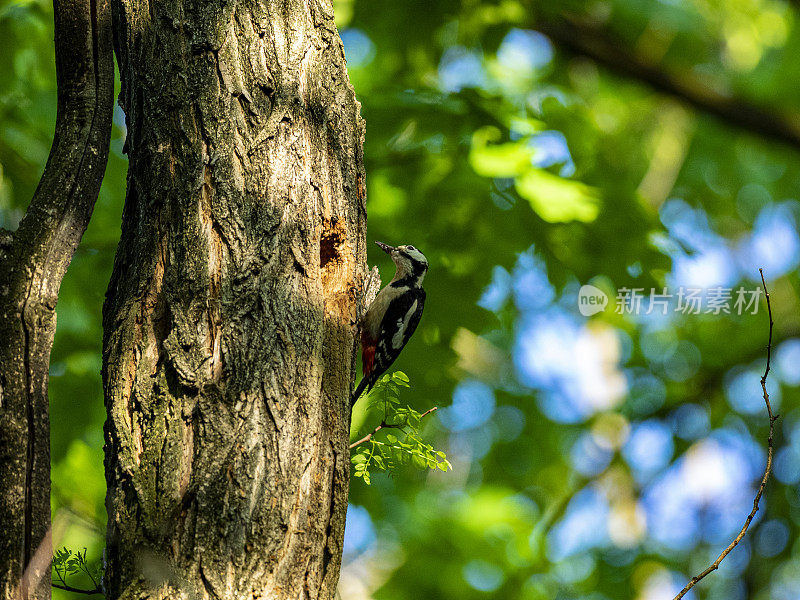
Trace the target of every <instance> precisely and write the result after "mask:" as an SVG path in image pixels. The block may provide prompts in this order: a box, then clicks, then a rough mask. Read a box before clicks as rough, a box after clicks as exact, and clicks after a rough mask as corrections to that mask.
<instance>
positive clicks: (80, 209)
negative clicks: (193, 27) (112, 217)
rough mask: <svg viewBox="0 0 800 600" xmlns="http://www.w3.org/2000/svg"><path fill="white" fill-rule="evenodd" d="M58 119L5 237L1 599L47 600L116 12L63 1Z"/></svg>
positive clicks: (0, 245) (102, 158) (0, 273)
mask: <svg viewBox="0 0 800 600" xmlns="http://www.w3.org/2000/svg"><path fill="white" fill-rule="evenodd" d="M54 9H55V48H56V77H57V81H58V113H57V118H56V127H55V136H54V139H53V146H52V148H51V150H50V156H49V157H48V160H47V166H46V167H45V170H44V174H43V175H42V179H41V181H40V182H39V187H38V188H37V189H36V193H35V194H34V197H33V199H32V200H31V204H30V206H29V207H28V210H27V212H26V214H25V217H24V219H23V220H22V222H21V223H20V225H19V228H18V229H17V231H15V232H13V233H12V232H8V231H3V230H0V340H1V342H0V481H2V485H0V598H2V599H3V600H11V599H13V600H19V599H20V598H23V599H33V598H49V597H50V560H51V558H52V549H51V542H50V536H49V530H50V425H49V418H48V399H47V381H48V370H49V362H50V349H51V348H52V344H53V335H54V334H55V328H56V314H55V306H56V301H57V299H58V290H59V287H60V286H61V280H62V278H63V277H64V274H65V272H66V270H67V267H68V265H69V263H70V261H71V260H72V256H73V254H74V252H75V249H76V248H77V246H78V243H79V242H80V239H81V236H82V235H83V232H84V231H85V230H86V226H87V225H88V223H89V217H90V216H91V213H92V209H93V207H94V203H95V200H96V199H97V194H98V192H99V190H100V183H101V181H102V179H103V172H104V171H105V166H106V161H107V159H108V146H109V139H110V135H111V116H112V110H113V104H114V63H113V60H114V59H113V54H112V44H111V10H110V7H109V5H108V2H106V1H104V0H60V1H59V0H57V1H56V2H54Z"/></svg>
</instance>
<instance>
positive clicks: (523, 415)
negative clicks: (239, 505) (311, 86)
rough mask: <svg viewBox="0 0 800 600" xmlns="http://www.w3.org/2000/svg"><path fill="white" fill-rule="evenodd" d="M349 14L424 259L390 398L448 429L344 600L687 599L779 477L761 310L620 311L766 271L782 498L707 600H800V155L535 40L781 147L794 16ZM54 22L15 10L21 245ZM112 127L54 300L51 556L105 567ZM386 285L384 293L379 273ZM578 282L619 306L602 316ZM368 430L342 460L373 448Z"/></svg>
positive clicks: (12, 82)
mask: <svg viewBox="0 0 800 600" xmlns="http://www.w3.org/2000/svg"><path fill="white" fill-rule="evenodd" d="M334 4H335V10H336V14H337V22H338V25H339V28H340V31H341V33H342V37H343V39H344V42H345V48H346V52H347V56H348V65H349V69H350V74H351V79H352V82H353V84H354V86H355V88H356V91H357V93H358V96H359V98H360V100H361V102H362V113H363V115H364V117H365V118H366V121H367V138H366V147H365V151H366V160H367V172H368V188H369V189H368V210H369V226H370V230H369V237H370V239H371V240H373V239H377V240H382V241H385V242H387V243H413V244H414V245H415V246H417V247H419V248H421V249H422V250H423V251H424V252H425V254H426V256H427V257H428V259H429V262H430V264H431V269H430V272H429V275H428V276H427V278H426V281H425V287H426V290H427V294H428V295H427V297H428V301H427V306H426V311H425V315H424V317H423V320H422V322H421V324H420V327H419V330H418V332H417V334H416V335H415V337H414V339H413V340H412V342H411V344H410V346H409V348H408V349H407V350H406V351H405V352H404V353H403V355H402V356H401V358H400V359H399V360H398V363H397V365H398V368H401V369H403V370H404V371H405V372H407V373H408V374H409V376H410V378H411V380H412V381H413V382H414V387H413V389H411V390H407V391H405V392H404V395H403V399H404V401H407V402H409V403H411V404H412V405H413V408H414V410H416V411H417V413H418V414H421V413H422V412H424V411H425V410H427V409H428V408H430V407H432V406H439V407H440V410H439V411H437V412H436V413H433V414H431V415H429V416H428V417H426V419H425V420H424V421H423V422H422V423H421V426H422V433H421V435H422V439H424V440H426V442H429V443H431V444H432V445H433V447H435V448H437V449H439V448H441V449H442V450H444V451H445V452H446V455H447V458H448V460H449V461H450V462H451V463H452V467H453V470H452V471H450V472H447V473H443V472H437V471H436V470H433V471H428V470H425V471H418V470H411V469H404V468H400V469H399V470H398V471H396V472H395V473H394V475H393V476H386V475H383V474H380V473H373V474H372V477H371V485H370V486H365V485H362V483H361V481H359V480H357V479H354V480H353V481H352V486H351V505H352V506H351V514H350V517H349V520H348V531H347V536H348V537H347V542H346V551H345V567H344V570H343V576H342V582H341V593H342V598H344V599H345V600H346V599H356V598H376V599H379V600H390V599H406V598H437V599H443V600H447V599H450V598H453V599H456V598H457V599H458V600H469V599H471V598H487V597H491V598H514V599H517V598H519V599H524V600H540V599H541V600H544V599H552V598H559V599H565V600H566V599H572V598H575V599H577V598H587V599H591V600H606V599H609V600H610V599H612V598H614V599H616V598H631V599H637V600H656V599H660V598H671V597H672V595H674V593H675V592H676V591H677V590H678V589H680V587H682V586H683V584H684V583H685V580H687V579H688V578H689V577H690V576H691V575H692V574H694V573H696V572H699V571H700V570H702V569H703V568H704V566H705V565H706V564H708V563H709V562H710V561H711V560H713V558H715V557H716V556H717V554H718V553H719V551H720V550H721V549H722V548H723V547H724V546H725V545H726V544H727V542H728V540H729V539H730V538H731V537H733V536H732V535H730V533H731V531H733V530H736V529H738V527H740V526H741V522H742V521H743V519H744V517H745V515H746V514H747V512H748V511H749V506H750V505H751V504H752V497H753V494H754V491H755V484H756V481H757V479H758V477H759V475H760V472H761V470H762V469H763V465H764V457H765V448H764V446H765V440H766V430H767V419H766V416H765V414H764V411H763V407H762V400H761V399H760V389H759V386H758V371H759V370H760V369H763V361H764V358H765V356H764V354H765V352H764V351H765V343H766V334H767V329H766V317H765V315H764V306H763V300H762V304H761V305H760V306H761V308H760V310H759V312H758V313H756V314H753V313H752V311H746V312H745V313H744V314H736V311H731V313H730V314H725V313H722V314H713V312H712V313H707V314H685V313H681V312H676V311H673V310H672V309H670V311H669V314H668V315H665V316H663V318H660V317H659V311H658V310H654V311H651V314H650V315H647V314H642V315H638V316H637V315H632V314H629V313H626V312H625V311H617V310H613V309H612V307H613V306H614V305H615V299H616V297H617V290H619V289H620V288H623V287H625V288H629V289H630V288H641V289H642V290H644V295H645V296H646V295H647V294H648V292H649V291H650V289H651V288H652V289H655V290H656V291H657V292H658V293H660V292H661V291H662V290H663V288H664V287H665V286H666V287H667V288H669V289H670V290H671V291H672V292H676V290H675V289H674V288H676V287H677V286H690V287H691V286H693V285H694V286H697V287H703V288H713V287H714V286H722V287H726V288H732V289H734V290H735V289H736V288H738V287H739V286H743V287H744V288H747V289H748V290H752V289H754V288H756V286H757V282H758V270H757V269H758V267H761V266H763V267H764V268H765V272H766V275H767V279H768V282H769V284H770V286H771V290H770V291H771V293H772V302H773V311H774V313H775V321H776V330H775V343H774V355H773V356H774V358H773V360H774V361H775V362H774V364H773V367H774V370H773V373H772V375H771V377H772V379H771V382H770V388H769V389H770V390H771V394H772V397H773V401H774V403H775V405H776V406H777V411H778V412H779V413H780V414H781V415H782V416H781V420H780V421H779V422H778V424H777V426H778V431H777V435H776V463H775V477H774V478H773V479H772V480H771V481H770V484H769V486H768V488H767V491H766V494H765V497H764V500H763V505H762V511H761V512H760V513H759V517H758V518H757V520H756V522H755V523H754V525H753V526H752V528H751V532H750V534H749V535H748V537H747V538H746V539H745V541H744V542H743V543H742V544H740V545H739V547H737V548H736V549H735V550H734V551H733V553H732V554H731V555H730V556H729V557H728V559H726V562H725V563H723V568H722V569H720V571H719V572H716V573H714V574H712V575H711V576H710V577H709V578H708V579H707V580H705V581H704V582H702V583H701V584H699V585H698V586H697V588H695V591H694V596H693V597H694V598H708V599H712V600H723V599H724V600H740V599H741V600H744V599H745V598H746V599H748V600H750V599H752V600H768V599H769V600H784V599H787V600H788V599H789V598H792V599H794V598H797V597H800V577H799V576H798V573H800V543H798V541H797V540H798V530H800V495H798V483H800V466H798V465H800V410H799V408H798V405H799V401H800V395H799V394H798V385H800V375H798V371H800V350H798V348H800V341H799V340H800V299H799V297H798V296H799V294H800V289H799V288H800V285H799V282H798V263H799V262H800V258H799V257H800V243H799V242H798V235H797V223H798V222H799V221H798V219H800V205H798V202H797V200H796V198H797V189H798V184H800V157H798V154H797V148H790V147H787V146H786V145H783V144H779V143H776V142H774V141H771V140H768V139H764V138H762V137H761V136H760V135H759V134H758V133H757V132H756V131H755V130H754V131H749V130H748V129H747V128H746V127H745V128H743V127H741V126H740V125H738V124H736V123H732V122H731V121H730V120H728V121H726V120H723V119H720V118H717V117H714V116H711V115H709V114H706V113H705V112H703V111H698V110H696V109H695V108H693V107H692V104H691V103H690V102H685V101H684V100H683V99H682V98H680V97H676V96H671V95H669V94H665V93H661V92H656V91H654V90H653V89H651V88H650V87H648V85H646V84H643V83H642V82H640V81H637V80H635V79H633V78H630V77H625V76H621V75H618V74H616V71H615V70H614V69H609V68H608V65H607V64H604V63H602V62H597V61H596V60H593V59H591V58H590V57H587V56H582V55H579V54H576V53H574V52H573V51H570V50H568V49H565V48H562V47H560V46H559V44H558V43H553V42H552V41H550V40H548V39H547V38H545V37H543V36H542V35H541V34H538V33H536V31H537V28H539V29H541V30H543V31H546V30H547V25H548V24H551V23H553V22H555V21H558V22H560V23H567V24H569V23H574V22H582V23H588V24H590V25H591V26H592V28H593V31H599V32H601V34H602V35H604V36H606V38H607V39H608V41H609V43H610V44H612V45H613V46H614V47H615V48H618V49H619V50H620V51H621V52H622V53H623V54H625V55H627V56H630V57H632V58H633V59H636V60H638V61H640V62H641V61H646V62H647V64H650V65H652V66H653V68H655V69H657V70H662V71H663V72H664V73H669V74H670V77H671V78H672V81H676V82H678V83H681V82H690V83H691V86H694V87H692V89H696V90H698V92H697V93H700V94H702V93H703V90H712V91H714V92H715V93H717V94H718V95H721V96H720V97H722V98H723V99H725V98H737V99H739V100H741V101H743V102H749V103H752V104H754V105H757V106H760V107H761V108H763V109H764V110H766V111H768V112H769V113H771V114H773V115H776V116H778V117H780V118H784V119H786V120H787V122H790V123H795V122H797V119H798V114H800V97H799V96H798V95H797V93H796V91H797V86H798V82H800V60H798V58H797V57H798V56H800V32H798V30H797V21H798V18H797V17H798V10H800V8H798V4H796V3H794V2H781V1H777V0H687V1H685V2H667V1H665V2H656V1H653V2H642V1H640V0H600V1H592V2H583V1H578V0H569V1H567V2H562V3H548V4H545V3H535V2H531V1H530V0H495V1H491V2H478V1H476V0H462V1H461V2H457V1H455V0H441V1H437V2H423V1H420V0H409V1H407V2H394V3H385V2H384V3H375V2H366V1H361V0H337V1H336V2H335V3H334ZM51 22H52V13H51V8H50V6H49V5H48V3H47V2H44V1H40V0H32V1H24V2H22V1H9V0H0V226H2V227H6V228H13V227H14V226H15V225H16V222H18V220H19V218H20V216H21V214H22V213H23V211H24V208H25V206H26V204H27V202H28V201H29V199H30V197H31V195H32V193H33V190H34V189H35V186H36V183H37V181H38V177H39V174H40V173H41V170H42V168H43V165H44V161H45V159H46V156H47V152H48V148H49V144H50V140H51V138H52V133H53V132H52V128H53V123H54V120H55V114H54V111H55V87H54V73H53V70H54V69H53V58H52V23H51ZM576 35H577V34H576ZM703 86H706V87H703ZM678 87H680V86H678ZM684 89H685V86H684ZM115 123H116V126H115V129H114V134H113V136H114V139H113V143H112V155H111V158H110V160H109V167H108V171H107V174H106V179H105V182H104V185H103V189H102V191H101V195H100V199H99V201H98V204H97V208H96V210H95V214H94V217H93V219H92V222H91V224H90V227H89V230H88V231H87V233H86V236H85V237H84V240H83V243H82V245H81V247H80V249H79V251H78V253H77V254H76V256H75V259H74V261H73V264H72V266H71V268H70V270H69V273H68V275H67V277H66V279H65V281H64V284H63V286H62V291H61V297H60V300H59V305H58V333H57V337H56V342H55V346H54V348H53V355H52V373H51V374H52V377H51V383H50V392H51V414H52V458H53V514H54V537H55V543H56V544H57V545H64V544H66V545H67V546H68V547H70V548H83V547H87V548H88V553H89V556H90V557H92V556H100V555H101V552H102V546H103V533H102V532H103V528H104V524H103V521H104V509H103V493H104V490H103V488H104V485H103V472H102V468H103V467H102V443H103V434H102V424H103V420H104V409H103V402H102V391H101V386H100V377H99V366H100V343H101V335H102V331H101V322H100V309H101V303H102V298H103V294H104V290H105V287H106V284H107V281H108V277H109V273H110V268H111V264H112V260H113V252H114V248H115V245H116V241H117V237H118V235H119V219H120V214H121V207H122V202H123V198H124V187H125V159H124V157H123V156H122V155H121V152H120V151H121V147H122V139H123V137H124V119H123V117H122V115H121V114H120V113H119V111H117V114H116V115H115ZM755 129H757V128H755ZM370 260H371V261H374V264H378V265H379V266H380V268H381V271H382V273H383V279H384V281H387V280H388V278H389V277H390V276H391V271H392V268H391V265H390V264H389V261H387V260H386V258H385V256H384V255H382V254H381V253H380V252H378V251H377V249H375V250H374V251H372V250H371V254H370ZM587 283H591V284H592V285H594V286H595V287H596V288H598V289H599V290H601V291H602V292H604V293H605V294H606V295H607V296H608V298H609V301H610V306H609V308H608V309H607V310H605V311H603V312H600V313H598V314H596V315H594V316H591V317H588V318H587V317H584V316H582V315H581V314H580V313H579V312H578V304H577V297H578V288H579V287H580V286H581V285H583V284H587ZM642 312H643V313H644V312H645V311H644V310H643V311H642ZM362 404H363V405H365V404H367V403H359V405H358V406H357V410H356V412H355V414H354V431H353V439H358V438H360V437H362V436H364V435H366V434H367V433H369V432H370V431H372V430H373V429H374V428H375V426H376V425H377V424H378V423H379V422H380V418H381V415H378V414H374V413H369V412H364V411H365V409H364V408H363V407H362ZM56 593H57V594H58V596H57V597H59V598H65V597H67V596H69V594H66V593H65V594H63V595H61V592H56Z"/></svg>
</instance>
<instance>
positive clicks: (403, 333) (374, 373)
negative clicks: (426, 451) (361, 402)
mask: <svg viewBox="0 0 800 600" xmlns="http://www.w3.org/2000/svg"><path fill="white" fill-rule="evenodd" d="M375 243H376V244H378V246H379V247H380V248H381V249H382V250H383V251H384V252H386V253H387V254H389V255H390V256H391V257H392V260H393V261H394V264H395V265H396V267H397V271H396V272H395V274H394V278H393V279H392V280H391V281H390V282H389V285H387V286H386V287H385V288H383V289H382V290H381V291H380V292H378V295H377V296H376V297H375V300H373V301H372V304H370V305H369V309H367V312H366V314H365V315H364V319H363V320H362V323H361V358H362V362H363V370H364V378H363V379H362V380H361V382H360V383H359V384H358V387H357V388H356V391H355V392H354V393H353V397H352V400H351V404H353V403H355V401H356V400H358V398H359V396H361V394H362V392H363V391H364V390H367V391H369V390H371V389H372V386H373V385H375V382H376V381H377V380H378V378H379V377H380V376H381V375H383V373H384V372H385V371H386V369H388V368H389V367H390V366H391V364H392V363H393V362H394V361H395V359H396V358H397V357H398V356H399V355H400V352H401V351H402V350H403V348H404V347H405V345H406V344H407V343H408V340H409V339H410V338H411V335H412V334H413V333H414V331H415V330H416V328H417V325H418V324H419V320H420V317H422V310H423V308H424V307H425V290H423V289H422V281H423V279H425V274H426V273H427V272H428V260H427V259H426V258H425V255H424V254H422V252H420V251H419V250H417V249H416V248H414V246H411V245H407V246H397V247H396V248H394V247H392V246H389V245H387V244H384V243H382V242H375Z"/></svg>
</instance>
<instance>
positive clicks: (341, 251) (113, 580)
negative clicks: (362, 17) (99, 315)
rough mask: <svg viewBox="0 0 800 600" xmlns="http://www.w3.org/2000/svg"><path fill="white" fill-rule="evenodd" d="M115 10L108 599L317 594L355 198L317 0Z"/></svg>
mask: <svg viewBox="0 0 800 600" xmlns="http://www.w3.org/2000/svg"><path fill="white" fill-rule="evenodd" d="M114 27H115V33H116V35H115V40H116V44H117V48H116V50H117V56H118V61H119V65H120V74H121V77H122V93H121V95H120V103H121V105H122V106H123V108H124V110H125V113H126V116H127V123H128V139H127V151H128V155H129V159H130V168H129V172H128V193H127V198H126V202H125V210H124V215H123V231H122V240H121V242H120V246H119V248H118V251H117V258H116V262H115V266H114V274H113V276H112V281H111V285H110V287H109V291H108V297H107V301H106V306H105V309H104V329H105V340H104V385H105V396H106V406H107V411H108V420H107V425H106V442H107V444H106V477H107V482H108V495H107V508H108V513H109V524H108V535H107V548H106V561H107V570H106V575H105V579H104V583H105V586H106V588H107V593H108V597H109V598H112V599H116V598H245V597H246V598H276V599H280V598H291V599H292V600H296V599H300V598H332V597H333V595H334V593H335V588H336V583H337V580H338V577H339V566H340V561H341V551H342V540H343V532H344V519H345V512H346V506H347V487H348V475H349V451H348V444H347V443H348V428H349V403H348V396H349V392H350V389H351V386H352V380H353V379H354V368H353V367H354V364H355V363H354V349H355V338H354V331H353V325H352V322H353V321H354V319H355V316H356V299H357V288H358V282H359V281H361V278H362V276H363V274H364V267H365V227H366V215H365V212H364V202H365V198H364V169H363V157H362V141H363V122H362V120H361V118H360V116H359V104H358V103H357V102H356V100H355V96H354V93H353V90H352V87H351V86H350V83H349V80H348V77H347V72H346V70H345V63H344V53H343V48H342V44H341V41H340V39H339V36H338V33H337V31H336V28H335V26H334V23H333V12H332V8H331V5H330V3H329V2H327V1H326V0H308V1H300V0H282V1H281V0H264V1H260V2H259V1H256V0H231V1H228V2H200V1H193V0H187V1H185V2H174V1H173V0H150V1H147V0H116V1H115V3H114Z"/></svg>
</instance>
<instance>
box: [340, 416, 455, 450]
mask: <svg viewBox="0 0 800 600" xmlns="http://www.w3.org/2000/svg"><path fill="white" fill-rule="evenodd" d="M438 408H439V407H438V406H434V407H433V408H429V409H428V410H426V411H425V412H424V413H422V414H421V415H420V416H419V418H420V420H422V419H424V418H425V417H427V416H428V415H429V414H431V413H432V412H433V411H435V410H437V409H438ZM405 426H406V424H405V423H387V422H386V421H381V424H380V425H378V426H377V427H376V428H375V429H373V430H372V431H371V432H369V433H368V434H367V435H365V436H364V437H363V438H361V439H360V440H358V441H356V442H353V443H352V444H350V449H351V450H352V449H353V448H355V447H356V446H358V445H360V444H364V443H366V442H368V441H370V440H371V439H372V436H374V435H375V434H376V433H378V432H379V431H380V430H381V429H402V428H403V427H405Z"/></svg>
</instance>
